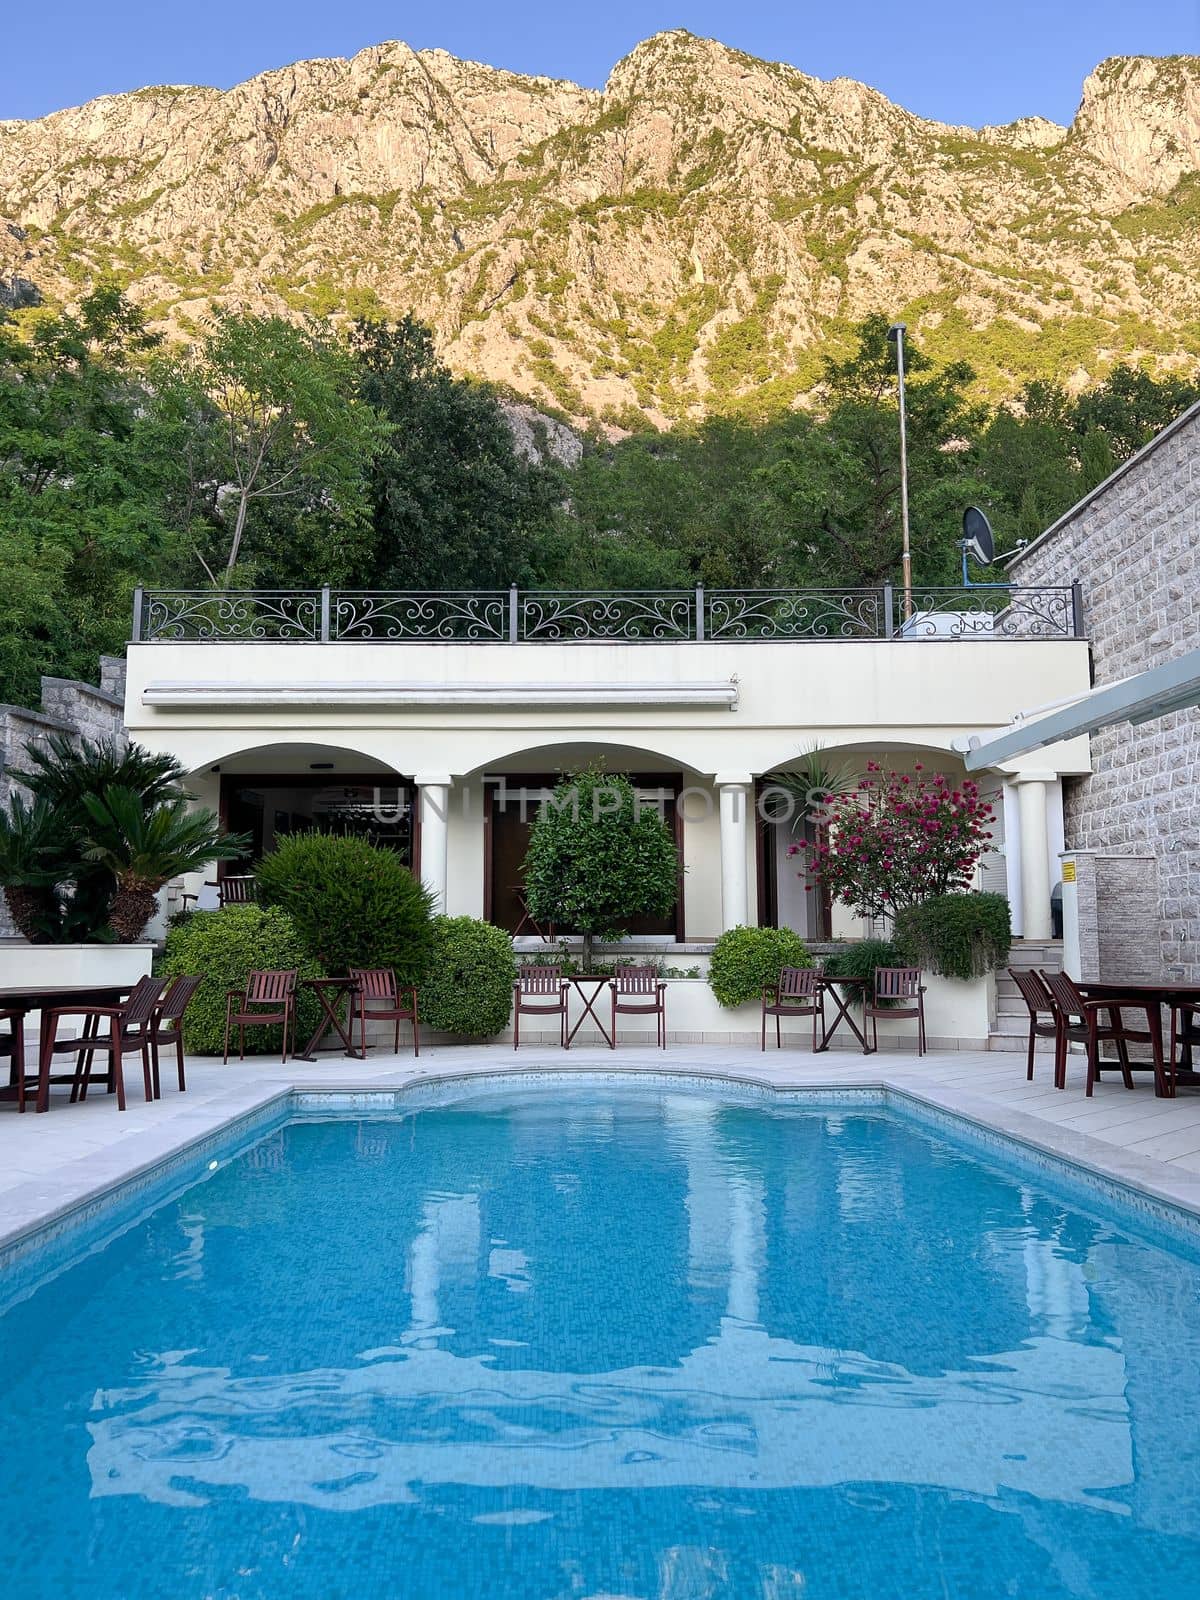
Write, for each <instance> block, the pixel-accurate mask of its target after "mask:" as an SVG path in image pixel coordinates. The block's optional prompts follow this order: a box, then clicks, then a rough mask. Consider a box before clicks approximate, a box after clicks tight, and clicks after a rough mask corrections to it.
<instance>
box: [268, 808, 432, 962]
mask: <svg viewBox="0 0 1200 1600" xmlns="http://www.w3.org/2000/svg"><path fill="white" fill-rule="evenodd" d="M257 877H258V897H259V900H260V901H261V902H262V904H263V905H269V906H272V905H273V906H280V907H282V909H283V910H285V911H287V912H288V913H289V914H290V916H291V917H292V919H293V921H294V922H295V924H296V927H297V929H298V930H299V933H300V937H301V939H302V940H303V941H304V944H305V947H306V949H307V950H308V953H309V954H310V955H311V956H313V957H314V958H315V959H316V960H317V961H319V962H320V963H321V965H322V967H324V969H325V971H326V972H329V973H333V974H337V975H340V974H342V973H344V972H346V971H347V970H348V969H349V968H350V967H390V968H391V969H392V970H393V971H394V972H395V974H396V977H397V979H398V981H399V982H400V983H420V982H421V980H422V979H423V978H424V977H425V974H426V972H427V971H428V970H429V963H430V959H431V955H432V950H433V915H432V913H433V902H432V897H431V896H430V894H429V891H428V890H427V889H426V888H425V886H424V885H423V884H421V883H419V882H418V881H417V879H416V878H414V877H413V875H412V873H411V872H410V871H409V870H408V868H407V867H406V866H405V865H404V863H403V862H402V861H401V859H400V857H399V856H398V855H397V854H396V852H395V851H394V850H385V849H381V848H380V847H379V846H377V845H373V844H369V843H368V842H367V841H366V840H365V839H356V838H353V837H346V838H343V837H340V836H338V835H335V834H329V833H297V834H292V835H291V836H290V837H289V838H287V839H284V840H283V841H282V842H281V843H280V845H279V848H278V849H277V850H276V851H274V853H273V854H271V855H269V856H265V857H264V858H263V860H262V862H261V863H260V864H259V868H258V873H257Z"/></svg>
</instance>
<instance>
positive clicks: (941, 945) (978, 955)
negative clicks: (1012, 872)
mask: <svg viewBox="0 0 1200 1600" xmlns="http://www.w3.org/2000/svg"><path fill="white" fill-rule="evenodd" d="M896 944H897V945H898V946H899V948H900V949H901V950H902V951H903V952H904V954H905V964H906V965H907V966H912V967H924V968H926V970H927V971H929V972H936V973H937V974H938V976H939V977H941V978H982V977H983V975H984V974H985V973H987V972H994V971H995V970H996V968H997V967H1002V966H1003V965H1004V963H1005V962H1006V961H1007V960H1008V952H1009V949H1010V947H1011V945H1012V920H1011V917H1010V914H1009V906H1008V901H1007V900H1006V899H1005V897H1004V896H1003V895H1002V894H939V895H936V896H934V898H933V899H931V900H922V901H921V903H920V904H919V905H915V906H908V907H906V909H905V910H903V911H901V912H900V913H899V915H898V916H897V917H896Z"/></svg>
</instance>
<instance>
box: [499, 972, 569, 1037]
mask: <svg viewBox="0 0 1200 1600" xmlns="http://www.w3.org/2000/svg"><path fill="white" fill-rule="evenodd" d="M569 988H570V985H569V984H568V982H567V980H566V979H565V978H564V977H563V975H562V972H561V971H560V970H559V968H558V967H532V966H531V967H522V968H521V969H520V972H519V973H518V974H517V979H516V981H515V983H514V984H513V1049H514V1050H516V1049H517V1048H518V1046H519V1045H520V1043H521V1017H522V1014H523V1013H526V1012H528V1013H529V1015H530V1016H535V1017H555V1016H556V1017H557V1018H558V1019H559V1024H558V1026H559V1043H560V1044H561V1045H562V1047H563V1049H564V1050H566V1049H568V1048H569V1045H568V1043H567V993H568V990H569Z"/></svg>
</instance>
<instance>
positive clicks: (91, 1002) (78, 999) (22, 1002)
mask: <svg viewBox="0 0 1200 1600" xmlns="http://www.w3.org/2000/svg"><path fill="white" fill-rule="evenodd" d="M133 988H134V985H133V984H132V983H86V984H74V983H47V984H41V985H39V986H37V987H34V988H24V989H20V988H18V989H0V1011H7V1012H9V1013H10V1014H13V1015H14V1028H13V1032H14V1033H16V1032H17V1029H18V1027H19V1029H20V1032H21V1034H22V1036H23V1035H24V1032H25V1019H26V1017H28V1015H29V1013H30V1012H31V1011H39V1012H41V1021H42V1026H41V1036H40V1039H39V1044H38V1061H39V1063H41V1065H39V1068H38V1090H37V1109H38V1110H39V1111H49V1109H50V1085H51V1084H52V1083H74V1082H75V1074H74V1073H73V1072H72V1073H69V1074H68V1073H58V1074H56V1075H55V1076H53V1077H52V1076H51V1075H50V1060H49V1057H48V1056H46V1054H45V1050H44V1048H43V1047H44V1045H45V1043H46V1034H47V1031H48V1027H47V1018H46V1013H47V1012H48V1011H51V1010H53V1009H54V1008H55V1007H56V1006H64V1007H66V1006H113V1005H119V1004H120V1002H121V1001H122V1000H124V999H125V997H126V995H128V994H129V993H130V992H131V991H132V989H133ZM16 1018H19V1019H20V1020H19V1022H17V1021H16ZM18 1072H21V1073H25V1072H26V1067H25V1062H24V1061H21V1062H18V1061H17V1060H16V1058H15V1056H14V1058H13V1063H12V1070H11V1071H10V1073H9V1082H8V1085H7V1086H6V1087H4V1088H0V1100H15V1099H16V1098H17V1093H18V1091H17V1073H18ZM26 1075H28V1074H26Z"/></svg>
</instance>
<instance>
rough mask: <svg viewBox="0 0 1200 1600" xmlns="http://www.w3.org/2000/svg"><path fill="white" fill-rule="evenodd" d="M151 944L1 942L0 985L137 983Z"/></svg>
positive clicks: (149, 958)
mask: <svg viewBox="0 0 1200 1600" xmlns="http://www.w3.org/2000/svg"><path fill="white" fill-rule="evenodd" d="M153 959H154V946H153V945H152V944H26V943H25V941H24V940H23V939H5V940H2V941H0V988H5V989H13V988H17V987H18V986H19V987H21V988H32V987H33V986H34V985H35V984H37V985H39V986H40V985H42V984H51V983H56V984H80V985H83V984H90V983H130V984H132V983H136V982H137V981H138V979H139V978H144V977H145V976H146V975H147V974H148V973H149V971H150V963H151V961H152V960H153Z"/></svg>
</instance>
